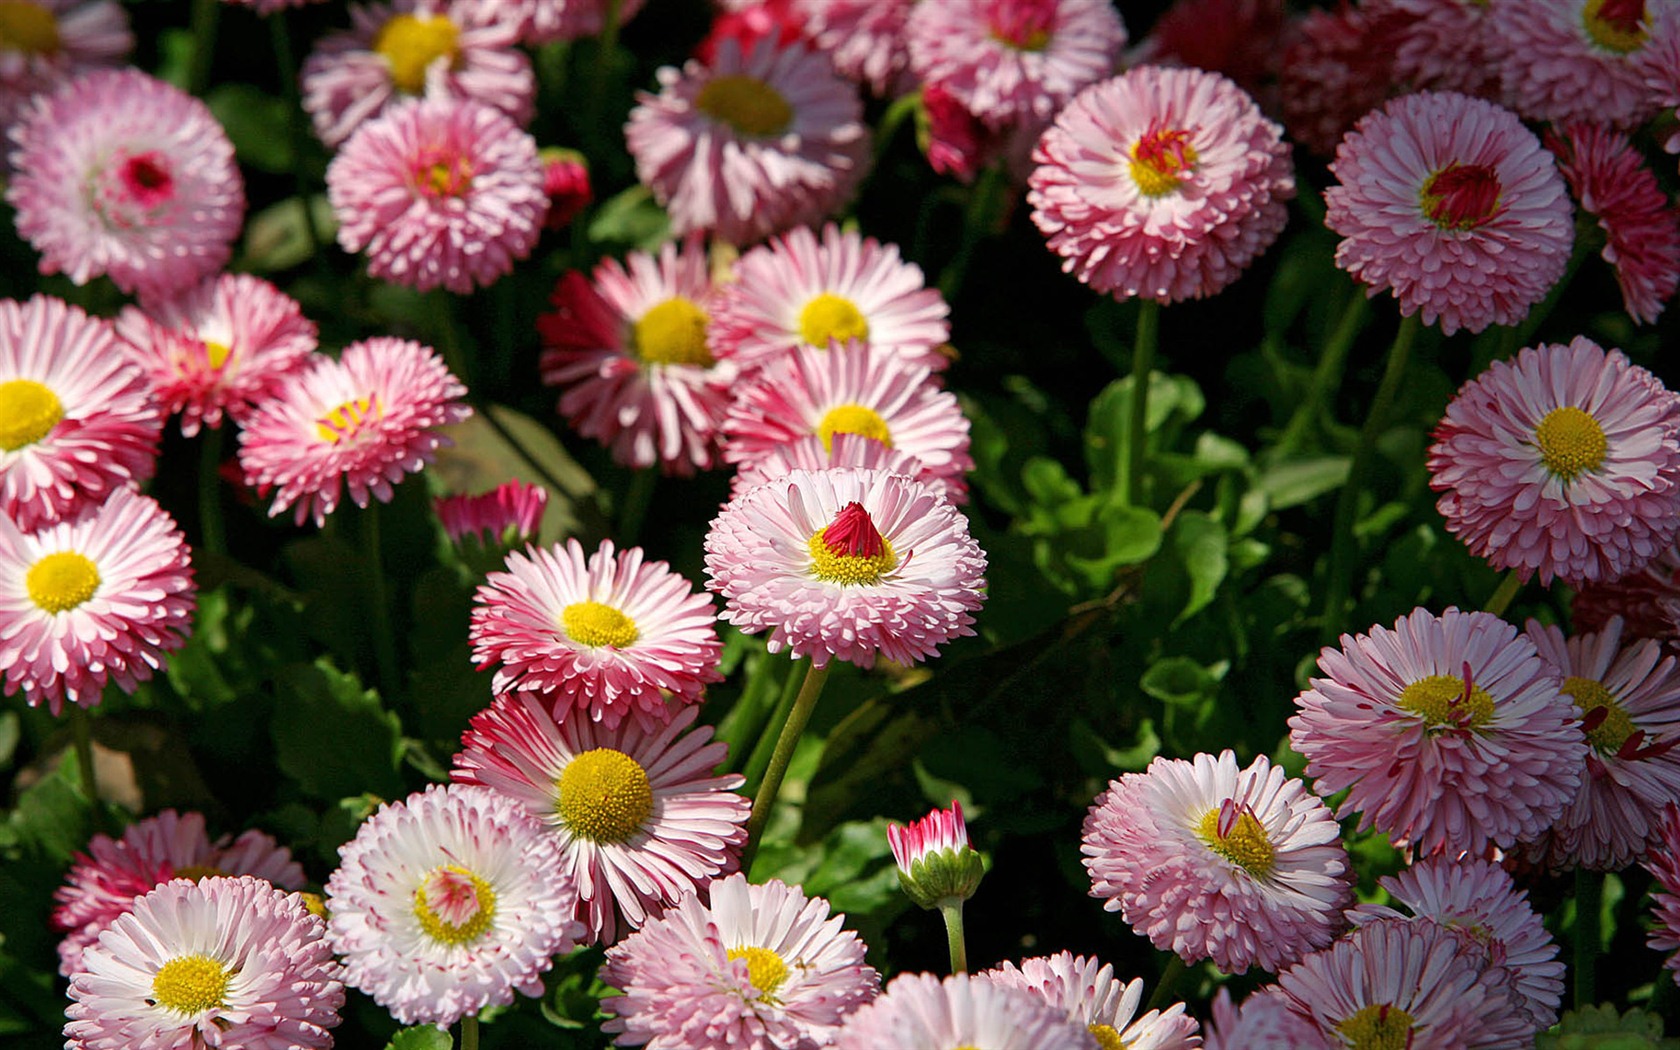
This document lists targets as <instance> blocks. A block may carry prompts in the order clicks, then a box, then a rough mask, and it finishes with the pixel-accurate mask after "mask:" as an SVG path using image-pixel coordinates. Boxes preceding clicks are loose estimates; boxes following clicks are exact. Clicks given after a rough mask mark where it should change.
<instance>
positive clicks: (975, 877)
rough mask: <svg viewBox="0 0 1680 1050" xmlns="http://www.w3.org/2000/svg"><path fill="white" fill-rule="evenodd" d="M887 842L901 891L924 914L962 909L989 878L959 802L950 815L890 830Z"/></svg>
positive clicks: (932, 815)
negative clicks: (970, 841) (971, 841)
mask: <svg viewBox="0 0 1680 1050" xmlns="http://www.w3.org/2000/svg"><path fill="white" fill-rule="evenodd" d="M887 842H888V843H889V844H890V845H891V846H892V855H893V861H894V862H895V863H896V864H897V865H898V885H899V888H900V889H902V890H903V891H904V893H905V895H906V896H908V897H909V898H910V899H911V900H913V901H915V902H916V905H917V906H918V907H921V908H944V907H948V906H950V905H952V904H958V905H960V904H962V902H963V901H966V900H968V899H969V898H971V897H973V896H974V891H975V890H976V889H978V888H979V886H980V879H981V878H982V877H983V876H984V875H985V874H986V865H985V861H984V860H983V859H982V858H981V856H980V853H979V851H978V850H976V849H975V848H974V847H973V846H970V845H969V844H968V823H967V822H966V821H964V820H963V811H962V806H961V805H960V804H959V803H958V802H957V801H956V800H955V799H952V800H951V808H950V809H948V810H947V809H936V810H934V811H933V812H931V813H929V814H928V815H927V816H925V817H923V818H922V819H920V820H912V821H911V822H910V823H909V824H907V825H905V826H903V827H900V826H899V825H897V824H888V825H887Z"/></svg>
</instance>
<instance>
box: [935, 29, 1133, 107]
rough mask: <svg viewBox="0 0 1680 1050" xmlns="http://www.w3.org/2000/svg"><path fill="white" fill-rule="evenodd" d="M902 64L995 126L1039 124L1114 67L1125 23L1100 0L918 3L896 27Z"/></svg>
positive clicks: (1121, 42) (1122, 38)
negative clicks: (906, 60)
mask: <svg viewBox="0 0 1680 1050" xmlns="http://www.w3.org/2000/svg"><path fill="white" fill-rule="evenodd" d="M904 38H905V43H906V44H907V45H908V47H909V51H910V68H911V70H912V71H914V72H915V74H916V78H917V79H918V80H920V81H922V82H923V83H936V84H938V85H940V86H941V87H942V88H944V89H945V90H946V91H948V92H950V93H951V95H952V97H954V98H955V99H956V100H957V101H959V102H961V103H962V104H963V107H964V108H965V109H967V110H968V111H969V112H970V113H973V114H974V115H975V116H976V117H978V118H980V120H981V121H982V122H983V123H985V124H986V125H987V126H988V127H991V128H994V129H999V128H1004V127H1008V126H1010V125H1015V124H1023V123H1024V124H1034V123H1037V124H1043V123H1045V122H1047V121H1049V120H1050V119H1051V118H1052V117H1054V116H1055V115H1056V112H1057V111H1058V110H1060V109H1061V108H1062V106H1063V105H1065V104H1066V103H1067V101H1068V100H1069V99H1071V98H1073V96H1074V95H1076V94H1078V93H1079V90H1080V89H1081V88H1083V87H1085V86H1086V85H1087V84H1093V83H1096V82H1097V81H1099V80H1101V79H1103V78H1104V77H1106V76H1108V75H1109V74H1110V73H1112V72H1113V71H1114V64H1115V61H1116V59H1118V58H1119V55H1120V49H1121V48H1122V47H1124V46H1125V45H1126V27H1125V26H1124V25H1123V24H1122V23H1121V21H1120V14H1119V12H1117V11H1116V10H1115V9H1114V5H1113V4H1111V3H1108V2H1107V0H977V2H975V3H969V4H918V5H916V6H914V7H912V8H911V9H910V16H909V18H908V19H907V20H906V22H905V26H904Z"/></svg>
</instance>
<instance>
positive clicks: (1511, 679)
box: [1289, 609, 1586, 856]
mask: <svg viewBox="0 0 1680 1050" xmlns="http://www.w3.org/2000/svg"><path fill="white" fill-rule="evenodd" d="M1318 666H1319V669H1320V670H1321V671H1323V672H1324V674H1325V675H1326V677H1324V678H1314V679H1312V680H1311V688H1309V689H1308V690H1307V691H1306V692H1304V693H1302V694H1301V695H1300V696H1298V697H1296V698H1295V703H1296V705H1297V706H1298V707H1299V708H1300V710H1299V711H1298V712H1297V713H1296V714H1295V715H1294V716H1293V717H1292V718H1290V720H1289V727H1290V734H1289V740H1290V744H1291V746H1293V747H1294V748H1295V750H1296V751H1299V752H1300V753H1301V754H1303V755H1305V756H1307V775H1308V776H1310V777H1315V778H1316V780H1315V782H1314V783H1313V790H1315V791H1317V792H1318V793H1319V794H1320V795H1325V796H1329V795H1333V794H1335V793H1336V792H1339V791H1342V790H1344V789H1349V790H1348V796H1347V798H1346V800H1345V801H1343V802H1342V804H1341V807H1340V808H1339V809H1338V810H1337V811H1336V815H1337V817H1338V818H1341V817H1347V816H1350V815H1351V814H1354V813H1358V814H1359V815H1360V816H1359V830H1361V831H1363V830H1365V829H1366V828H1369V827H1375V828H1377V829H1379V830H1381V831H1384V832H1386V833H1388V834H1389V835H1390V836H1391V837H1392V838H1393V839H1394V840H1395V841H1396V844H1397V845H1408V846H1411V847H1412V848H1414V849H1416V850H1417V851H1418V853H1419V854H1421V855H1423V856H1428V855H1430V854H1433V853H1441V852H1447V853H1451V854H1453V855H1458V854H1461V853H1471V854H1476V855H1480V854H1482V853H1483V852H1484V851H1485V850H1486V848H1487V847H1488V846H1489V845H1494V846H1499V847H1501V848H1507V847H1509V846H1511V845H1512V844H1513V843H1515V842H1518V841H1520V840H1522V839H1528V838H1533V837H1534V836H1535V835H1538V834H1539V833H1540V832H1542V831H1544V830H1545V829H1546V828H1548V827H1550V826H1551V824H1552V822H1553V821H1554V820H1556V819H1557V818H1558V815H1559V814H1561V813H1562V812H1563V810H1564V807H1565V806H1567V805H1568V804H1569V800H1570V799H1572V798H1573V797H1574V796H1575V791H1576V789H1577V788H1578V787H1579V785H1580V777H1581V771H1582V769H1583V768H1585V755H1584V752H1585V750H1586V741H1585V739H1584V738H1583V737H1582V735H1581V728H1580V725H1581V724H1580V722H1579V721H1577V719H1576V715H1575V707H1574V705H1572V704H1571V703H1570V702H1569V700H1568V698H1567V697H1565V696H1564V695H1563V692H1562V687H1563V683H1562V681H1560V680H1559V679H1558V677H1557V675H1556V672H1554V671H1553V670H1552V669H1551V667H1550V666H1549V665H1548V664H1547V663H1546V662H1545V661H1544V660H1542V659H1541V658H1540V654H1539V653H1538V652H1536V651H1535V648H1534V643H1533V642H1530V641H1529V640H1528V639H1526V638H1523V637H1520V636H1519V635H1518V634H1517V629H1516V628H1515V627H1512V626H1511V625H1510V624H1508V623H1505V622H1504V621H1503V620H1501V619H1499V618H1498V617H1496V616H1493V615H1491V614H1488V613H1482V612H1474V613H1463V612H1459V611H1458V610H1457V609H1448V610H1447V611H1446V612H1445V613H1443V614H1442V615H1440V616H1435V615H1434V614H1432V613H1430V612H1429V611H1428V610H1426V609H1416V610H1414V611H1413V612H1412V613H1411V614H1410V615H1407V616H1402V617H1401V618H1400V619H1398V620H1396V621H1395V623H1394V629H1393V630H1389V629H1387V628H1385V627H1380V626H1379V627H1372V628H1371V633H1370V634H1369V635H1364V634H1361V635H1357V636H1355V635H1347V634H1344V635H1342V639H1341V648H1340V649H1334V648H1331V647H1329V646H1326V647H1325V648H1324V650H1323V651H1322V652H1321V653H1320V654H1319V657H1318Z"/></svg>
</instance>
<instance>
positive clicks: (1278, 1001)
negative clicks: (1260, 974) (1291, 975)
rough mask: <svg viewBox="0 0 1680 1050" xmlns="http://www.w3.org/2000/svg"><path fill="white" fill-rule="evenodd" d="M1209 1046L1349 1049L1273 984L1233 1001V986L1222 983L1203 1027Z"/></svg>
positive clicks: (1210, 1049)
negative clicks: (1331, 1037) (1242, 998)
mask: <svg viewBox="0 0 1680 1050" xmlns="http://www.w3.org/2000/svg"><path fill="white" fill-rule="evenodd" d="M1202 1032H1203V1042H1202V1046H1203V1047H1205V1048H1206V1050H1346V1047H1347V1044H1346V1043H1344V1042H1342V1041H1341V1040H1340V1039H1337V1040H1336V1041H1335V1042H1334V1043H1332V1042H1331V1040H1330V1039H1329V1037H1327V1036H1326V1035H1325V1034H1324V1033H1323V1032H1320V1031H1319V1030H1318V1026H1317V1025H1315V1024H1313V1022H1312V1021H1310V1020H1308V1019H1307V1018H1306V1017H1304V1016H1302V1015H1301V1014H1300V1013H1297V1012H1296V1009H1295V1000H1293V999H1291V998H1289V996H1288V995H1286V994H1285V993H1284V991H1283V989H1281V988H1279V987H1278V986H1277V985H1275V984H1269V985H1267V986H1266V987H1264V988H1261V989H1260V990H1259V991H1257V992H1254V993H1253V994H1252V995H1250V996H1249V997H1248V998H1247V999H1244V1000H1243V1004H1242V1006H1241V1007H1240V1008H1239V1007H1238V1006H1236V1005H1235V1004H1234V1003H1232V1002H1231V990H1230V989H1229V988H1226V987H1223V986H1221V987H1220V989H1219V994H1217V995H1215V996H1214V997H1213V1017H1212V1019H1211V1020H1209V1021H1208V1023H1207V1026H1206V1027H1205V1028H1203V1029H1202Z"/></svg>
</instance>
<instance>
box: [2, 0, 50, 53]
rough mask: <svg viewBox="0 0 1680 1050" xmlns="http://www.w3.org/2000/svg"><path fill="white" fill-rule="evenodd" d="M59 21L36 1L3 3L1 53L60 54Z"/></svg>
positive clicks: (3, 0) (11, 0)
mask: <svg viewBox="0 0 1680 1050" xmlns="http://www.w3.org/2000/svg"><path fill="white" fill-rule="evenodd" d="M58 45H59V39H58V20H57V19H55V18H54V17H53V13H52V12H51V11H49V10H47V9H46V8H45V7H43V6H42V5H40V4H38V3H35V2H34V0H0V51H21V52H23V53H24V54H26V55H55V54H57V53H58Z"/></svg>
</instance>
